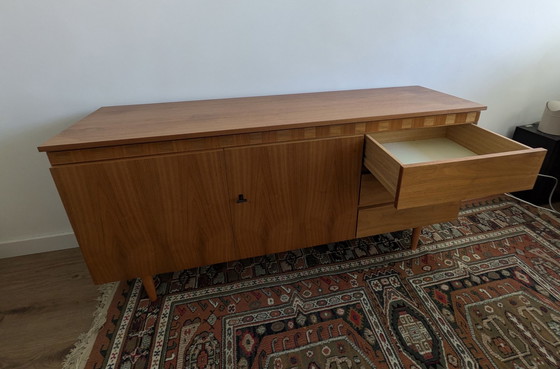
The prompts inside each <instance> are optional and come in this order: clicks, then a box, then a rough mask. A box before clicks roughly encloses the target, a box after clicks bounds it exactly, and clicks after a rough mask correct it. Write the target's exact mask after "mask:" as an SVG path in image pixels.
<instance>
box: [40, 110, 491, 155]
mask: <svg viewBox="0 0 560 369" xmlns="http://www.w3.org/2000/svg"><path fill="white" fill-rule="evenodd" d="M479 115H480V113H479V112H469V113H458V114H444V115H431V116H430V115H428V116H423V117H415V118H404V119H390V120H379V121H372V122H360V123H346V124H334V125H327V126H318V127H305V128H292V129H281V130H274V131H265V132H253V133H239V134H232V135H225V136H214V137H202V138H187V139H180V140H169V141H167V140H165V141H160V142H148V143H136V144H126V145H117V146H102V147H95V148H85V149H76V150H65V151H50V152H48V153H47V154H48V157H49V160H50V162H51V164H52V165H60V164H72V163H83V162H88V161H98V160H109V159H119V158H132V157H139V156H147V155H158V154H172V153H180V152H188V151H200V150H211V149H219V148H228V147H235V146H246V145H259V144H267V143H278V142H287V141H297V140H314V139H319V138H329V137H341V136H354V135H358V134H364V133H371V132H384V131H389V130H404V129H406V130H408V129H413V128H423V127H437V126H446V125H456V124H465V123H476V122H477V121H478V117H479Z"/></svg>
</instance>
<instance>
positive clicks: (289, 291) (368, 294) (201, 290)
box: [86, 196, 560, 369]
mask: <svg viewBox="0 0 560 369" xmlns="http://www.w3.org/2000/svg"><path fill="white" fill-rule="evenodd" d="M558 227H559V223H558V219H557V218H555V217H553V216H551V215H547V214H546V213H541V212H540V211H538V210H536V209H535V208H532V207H529V206H527V205H523V204H520V203H518V202H516V201H514V200H512V199H510V198H508V197H505V196H504V197H497V198H489V199H486V200H483V201H480V202H477V203H473V204H468V205H465V206H464V207H463V209H462V211H461V214H460V217H459V219H457V220H456V221H453V222H447V223H440V224H436V225H432V226H429V227H426V228H424V230H423V232H422V235H421V241H420V242H421V243H420V246H419V249H418V250H416V251H411V250H409V248H408V243H409V242H410V240H409V238H410V232H409V231H403V232H396V233H392V234H385V235H379V236H374V237H366V238H362V239H356V240H351V241H347V242H341V243H336V244H330V245H323V246H318V247H315V248H309V249H302V250H296V251H292V252H285V253H280V254H275V255H267V256H263V257H259V258H253V259H247V260H241V261H237V262H232V263H224V264H219V265H212V266H207V267H201V268H196V269H191V270H185V271H181V272H177V273H168V274H162V275H159V276H158V277H157V286H158V294H159V296H160V299H158V301H156V302H154V303H151V302H150V301H149V300H148V299H147V297H146V295H145V292H144V291H143V289H142V285H141V282H140V281H129V282H126V283H125V282H123V283H122V284H121V286H120V289H119V293H118V295H117V296H116V297H115V299H114V301H113V304H112V306H111V307H110V310H109V316H110V317H111V319H109V320H108V322H107V323H106V324H105V326H104V327H103V329H102V330H101V332H100V333H99V336H98V338H97V341H96V343H95V346H94V349H93V351H92V353H91V355H90V358H89V360H88V362H87V366H86V367H87V368H96V369H98V368H107V369H116V368H126V369H147V368H150V369H155V368H166V369H179V368H185V369H187V368H188V369H191V368H192V369H194V368H208V369H218V368H232V369H233V368H235V369H249V368H250V369H257V368H259V369H261V368H262V369H264V368H270V369H282V368H284V369H295V368H305V369H348V368H356V369H369V368H380V369H381V368H382V369H386V368H387V369H388V368H391V369H397V368H407V369H444V368H445V369H448V368H449V369H451V368H453V369H454V368H457V369H458V368H496V369H501V368H518V369H540V368H559V367H560V232H559V230H558Z"/></svg>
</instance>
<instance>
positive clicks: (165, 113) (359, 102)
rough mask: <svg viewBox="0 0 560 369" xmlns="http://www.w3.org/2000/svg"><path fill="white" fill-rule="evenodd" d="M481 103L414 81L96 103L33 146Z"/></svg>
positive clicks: (156, 137) (63, 146) (404, 114)
mask: <svg viewBox="0 0 560 369" xmlns="http://www.w3.org/2000/svg"><path fill="white" fill-rule="evenodd" d="M484 109H486V107H485V106H483V105H480V104H477V103H474V102H471V101H468V100H464V99H461V98H458V97H455V96H451V95H447V94H444V93H441V92H437V91H434V90H430V89H427V88H424V87H419V86H408V87H392V88H378V89H364V90H347V91H329V92H316V93H304V94H291V95H276V96H258V97H244V98H232V99H216V100H199V101H186V102H176V103H160V104H144V105H128V106H113V107H104V108H100V109H98V110H97V111H95V112H94V113H92V114H90V115H89V116H87V117H85V118H84V119H82V120H81V121H79V122H78V123H76V124H74V125H72V126H71V127H69V128H68V129H66V130H64V131H63V132H61V133H60V134H59V135H57V136H55V137H53V138H52V139H50V140H49V141H47V142H46V143H44V144H43V145H41V146H40V147H39V150H40V151H60V150H68V149H83V148H91V147H98V146H111V145H121V144H134V143H142V142H157V141H162V140H175V139H183V138H197V137H209V136H221V135H232V134H240V133H252V132H262V131H271V130H281V129H290V128H305V127H314V126H323V125H333V124H344V123H350V122H354V123H356V122H368V121H372V120H385V119H402V118H414V117H421V116H428V115H441V114H455V113H466V112H480V111H481V110H484ZM410 124H411V125H412V119H411V120H410ZM409 128H412V126H411V127H409Z"/></svg>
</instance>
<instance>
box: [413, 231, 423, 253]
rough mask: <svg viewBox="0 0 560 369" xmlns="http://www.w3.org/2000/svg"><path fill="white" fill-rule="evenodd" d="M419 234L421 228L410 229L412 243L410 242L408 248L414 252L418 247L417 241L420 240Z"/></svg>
mask: <svg viewBox="0 0 560 369" xmlns="http://www.w3.org/2000/svg"><path fill="white" fill-rule="evenodd" d="M420 232H422V227H416V228H412V241H411V242H410V248H411V249H412V250H416V248H417V247H418V240H420Z"/></svg>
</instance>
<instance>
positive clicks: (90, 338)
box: [62, 282, 119, 369]
mask: <svg viewBox="0 0 560 369" xmlns="http://www.w3.org/2000/svg"><path fill="white" fill-rule="evenodd" d="M118 285H119V283H118V282H114V283H107V284H104V285H101V286H99V296H98V297H97V308H96V309H95V312H94V313H93V322H92V324H91V327H90V329H89V330H88V331H87V332H86V333H82V334H80V336H79V337H78V341H77V342H76V343H75V344H74V347H73V348H72V350H70V352H69V353H68V355H66V357H65V358H64V361H63V362H62V369H83V368H84V366H85V364H86V362H87V359H88V357H89V354H90V352H91V349H92V347H93V344H94V342H95V339H96V338H97V332H98V331H99V330H100V329H101V327H102V326H103V324H105V320H106V318H107V310H108V307H109V304H110V303H111V301H112V300H113V296H114V295H115V291H116V290H117V286H118Z"/></svg>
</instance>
